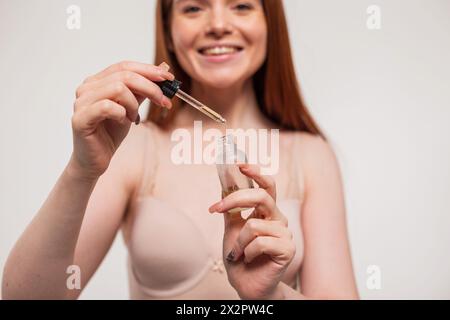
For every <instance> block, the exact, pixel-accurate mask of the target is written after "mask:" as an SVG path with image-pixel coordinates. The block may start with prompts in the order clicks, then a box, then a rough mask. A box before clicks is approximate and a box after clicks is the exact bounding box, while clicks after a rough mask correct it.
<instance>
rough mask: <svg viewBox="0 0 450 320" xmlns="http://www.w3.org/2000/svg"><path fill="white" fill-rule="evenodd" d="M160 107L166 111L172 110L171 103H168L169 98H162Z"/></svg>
mask: <svg viewBox="0 0 450 320" xmlns="http://www.w3.org/2000/svg"><path fill="white" fill-rule="evenodd" d="M162 105H163V106H164V107H166V108H168V109H171V108H172V103H171V102H170V100H169V98H167V97H163V99H162Z"/></svg>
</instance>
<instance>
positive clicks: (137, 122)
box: [134, 113, 141, 125]
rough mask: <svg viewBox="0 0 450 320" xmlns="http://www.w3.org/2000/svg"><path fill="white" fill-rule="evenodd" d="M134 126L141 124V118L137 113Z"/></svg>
mask: <svg viewBox="0 0 450 320" xmlns="http://www.w3.org/2000/svg"><path fill="white" fill-rule="evenodd" d="M134 123H135V124H136V125H139V123H141V116H140V115H139V113H138V115H137V117H136V121H135V122H134Z"/></svg>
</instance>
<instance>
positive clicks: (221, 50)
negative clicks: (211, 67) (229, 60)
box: [198, 46, 243, 56]
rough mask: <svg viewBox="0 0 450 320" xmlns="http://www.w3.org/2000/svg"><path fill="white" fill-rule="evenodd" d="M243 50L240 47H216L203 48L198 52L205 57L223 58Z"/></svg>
mask: <svg viewBox="0 0 450 320" xmlns="http://www.w3.org/2000/svg"><path fill="white" fill-rule="evenodd" d="M242 50H243V48H242V47H238V46H216V47H208V48H201V49H199V50H198V52H199V53H200V54H202V55H204V56H221V55H227V54H233V53H237V52H239V51H242Z"/></svg>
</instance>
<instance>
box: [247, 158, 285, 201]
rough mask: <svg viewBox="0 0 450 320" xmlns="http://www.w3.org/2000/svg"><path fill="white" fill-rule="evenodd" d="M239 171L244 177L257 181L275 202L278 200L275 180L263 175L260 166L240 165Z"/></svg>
mask: <svg viewBox="0 0 450 320" xmlns="http://www.w3.org/2000/svg"><path fill="white" fill-rule="evenodd" d="M239 169H240V170H241V172H242V173H243V174H244V175H246V176H247V177H249V178H251V179H253V180H255V182H256V183H257V184H258V186H259V187H260V188H263V189H265V190H266V191H267V193H268V194H270V196H271V197H272V198H273V199H274V200H276V199H277V190H276V184H275V180H274V179H273V178H272V177H271V176H264V175H261V169H260V167H259V166H257V165H252V164H241V165H239Z"/></svg>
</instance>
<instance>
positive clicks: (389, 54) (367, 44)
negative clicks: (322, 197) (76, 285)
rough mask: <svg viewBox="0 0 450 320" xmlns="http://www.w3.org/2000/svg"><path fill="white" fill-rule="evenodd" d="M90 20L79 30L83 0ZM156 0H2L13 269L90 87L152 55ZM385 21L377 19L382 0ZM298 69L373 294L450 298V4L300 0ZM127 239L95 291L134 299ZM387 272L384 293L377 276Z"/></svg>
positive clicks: (1, 241) (5, 171)
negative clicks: (372, 9) (75, 14)
mask: <svg viewBox="0 0 450 320" xmlns="http://www.w3.org/2000/svg"><path fill="white" fill-rule="evenodd" d="M71 4H76V5H79V6H80V8H81V10H82V12H81V13H82V15H81V19H82V20H81V30H75V31H70V30H68V29H67V27H66V19H67V17H68V15H67V13H66V9H67V7H68V6H69V5H71ZM154 4H155V1H151V0H134V1H109V0H108V1H107V0H101V1H100V0H96V1H92V0H91V1H87V0H73V1H66V0H64V1H63V0H39V1H37V0H32V1H31V0H14V1H13V0H0V107H1V117H2V119H3V120H2V121H1V125H0V150H1V160H0V161H1V162H0V170H1V173H0V177H1V179H0V195H1V201H0V206H1V207H0V266H1V267H2V268H1V271H0V276H1V272H2V269H3V265H4V263H5V261H6V258H7V255H8V252H9V250H10V249H11V247H12V246H13V244H14V242H15V240H16V239H17V238H18V237H19V235H20V234H21V232H22V231H23V229H24V228H25V227H26V225H27V224H28V223H29V221H30V220H31V219H32V217H33V215H34V214H35V213H36V212H37V211H38V209H39V208H40V206H41V204H42V203H43V201H44V200H45V198H46V197H47V195H48V193H49V191H50V190H51V188H52V187H53V185H54V183H55V182H56V180H57V178H58V177H59V175H60V173H61V171H62V170H63V168H64V166H65V164H66V163H67V161H68V159H69V156H70V153H71V148H72V132H71V127H70V118H71V114H72V105H73V100H74V92H75V89H76V87H77V86H78V84H79V83H81V82H82V80H83V79H84V78H85V77H87V76H88V75H90V74H92V73H94V72H97V71H99V70H100V69H102V68H104V67H106V66H107V65H109V64H112V63H114V62H118V61H120V60H124V59H127V60H137V61H142V62H152V60H153V42H154V41H153V40H154V35H153V32H154V29H153V26H154ZM372 4H376V5H379V6H380V8H381V10H382V28H381V30H375V31H374V30H372V31H371V30H368V28H367V27H366V20H367V17H368V15H367V13H366V9H367V7H368V6H369V5H372ZM285 5H286V8H287V13H288V19H289V26H290V36H291V39H292V46H293V50H294V56H295V63H296V67H297V73H298V76H299V79H300V81H301V86H302V88H303V93H304V95H305V98H306V101H307V103H308V105H309V106H310V110H311V112H312V113H313V115H314V116H315V118H316V119H317V121H318V122H319V124H320V125H321V126H322V127H323V128H324V129H325V132H326V134H327V135H328V137H329V138H330V140H331V142H332V143H333V146H334V148H335V151H336V153H337V155H338V158H339V161H340V164H341V169H342V172H343V176H344V180H345V181H344V183H345V189H346V203H347V214H348V225H349V232H350V241H351V248H352V255H353V260H354V266H355V272H356V277H357V282H358V288H359V291H360V293H361V297H362V298H364V299H380V298H386V299H392V298H400V299H418V298H425V299H428V298H445V299H450V232H448V229H449V227H450V215H449V213H450V188H449V185H450V168H449V167H450V150H449V149H450V126H448V122H449V120H450V63H449V57H450V1H448V0H431V1H425V0H395V1H393V0H389V1H388V0H379V1H366V0H345V1H332V0H328V1H325V0H314V1H312V0H310V1H306V0H300V1H299V0H286V1H285ZM125 257H126V250H125V247H124V245H123V242H122V238H121V237H117V239H116V242H115V243H114V246H113V248H112V250H111V251H110V253H109V254H108V255H107V257H106V259H105V261H104V263H103V264H102V265H101V267H100V268H99V270H98V272H97V273H96V274H95V276H94V277H93V279H92V281H91V283H90V284H89V285H88V287H87V288H86V290H85V292H84V293H83V294H82V297H81V298H83V299H92V298H97V299H98V298H100V299H102V298H104V299H113V298H114V299H127V298H128V284H127V276H126V264H125ZM370 265H378V266H379V267H380V268H381V276H382V278H381V280H382V281H381V283H382V288H381V290H369V289H368V288H367V286H366V281H367V278H368V274H367V268H368V266H370Z"/></svg>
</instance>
